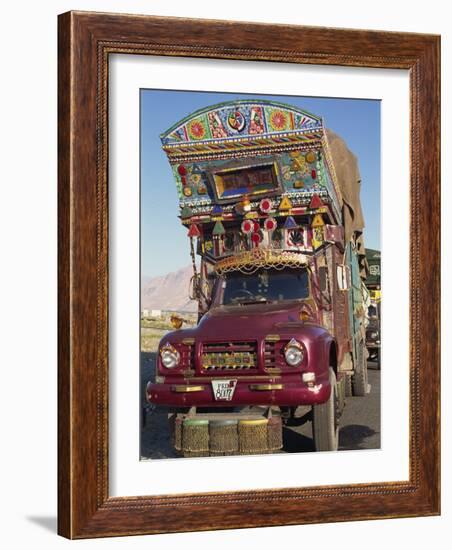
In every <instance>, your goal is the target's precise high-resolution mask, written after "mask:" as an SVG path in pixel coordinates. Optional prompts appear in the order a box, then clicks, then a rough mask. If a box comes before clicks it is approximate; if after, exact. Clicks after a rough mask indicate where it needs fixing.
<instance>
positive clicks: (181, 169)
mask: <svg viewBox="0 0 452 550" xmlns="http://www.w3.org/2000/svg"><path fill="white" fill-rule="evenodd" d="M177 171H178V172H179V176H185V175H186V174H187V169H186V168H185V166H184V165H183V164H179V166H178V167H177Z"/></svg>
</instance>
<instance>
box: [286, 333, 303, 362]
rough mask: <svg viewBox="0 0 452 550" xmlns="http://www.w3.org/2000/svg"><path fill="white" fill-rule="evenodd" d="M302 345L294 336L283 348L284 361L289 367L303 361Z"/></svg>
mask: <svg viewBox="0 0 452 550" xmlns="http://www.w3.org/2000/svg"><path fill="white" fill-rule="evenodd" d="M303 356H304V352H303V346H302V345H301V344H300V342H297V341H296V340H295V339H294V338H292V340H291V341H290V342H289V343H288V344H287V346H286V347H285V348H284V357H285V358H286V363H287V364H288V365H290V366H291V367H296V366H297V365H299V364H300V363H301V362H302V361H303Z"/></svg>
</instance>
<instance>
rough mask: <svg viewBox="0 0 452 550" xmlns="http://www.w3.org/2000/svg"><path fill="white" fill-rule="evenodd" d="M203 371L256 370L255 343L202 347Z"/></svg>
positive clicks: (225, 343) (218, 344) (227, 343)
mask: <svg viewBox="0 0 452 550" xmlns="http://www.w3.org/2000/svg"><path fill="white" fill-rule="evenodd" d="M201 367H202V370H203V371H212V370H214V371H219V370H221V371H234V372H236V371H239V370H244V371H247V372H249V371H250V370H255V369H257V342H255V341H251V342H248V341H247V342H244V341H234V342H209V343H205V344H203V346H202V359H201Z"/></svg>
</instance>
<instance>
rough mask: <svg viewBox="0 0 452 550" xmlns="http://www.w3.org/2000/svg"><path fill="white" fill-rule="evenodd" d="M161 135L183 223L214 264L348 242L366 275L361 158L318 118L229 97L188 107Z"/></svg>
mask: <svg viewBox="0 0 452 550" xmlns="http://www.w3.org/2000/svg"><path fill="white" fill-rule="evenodd" d="M160 138H161V141H162V147H163V150H164V151H165V153H166V154H167V156H168V160H169V162H170V165H171V167H172V171H173V176H174V180H175V182H176V186H177V190H178V194H179V201H180V218H181V221H182V223H183V224H184V225H186V226H187V228H188V236H189V237H190V238H192V239H194V238H197V239H198V250H197V251H198V253H199V254H201V255H202V256H205V257H207V258H209V259H210V261H211V262H212V263H214V264H215V263H217V262H223V265H224V258H227V257H228V256H232V255H236V254H238V253H244V252H246V251H247V250H248V251H252V250H253V249H255V248H264V249H268V248H272V249H278V250H280V251H282V250H285V251H287V250H289V251H294V252H298V253H307V254H309V253H312V252H314V251H315V250H316V249H317V248H319V247H321V246H322V245H323V244H324V243H326V242H337V243H339V242H341V243H342V246H344V245H345V244H346V243H347V242H350V241H353V243H354V245H355V247H356V249H357V251H358V255H359V258H360V268H361V274H362V276H363V275H365V271H366V270H365V250H364V246H363V243H362V231H363V228H364V219H363V215H362V210H361V204H360V186H361V181H360V175H359V170H358V162H357V159H356V157H355V155H353V153H351V152H350V150H349V149H348V148H347V146H346V144H345V142H344V141H343V140H342V138H340V137H339V136H338V135H337V134H335V133H334V132H332V131H331V130H327V129H326V128H325V127H324V123H323V119H322V118H321V117H319V116H317V115H314V114H312V113H309V112H307V111H304V110H301V109H298V108H295V107H293V106H291V105H286V104H283V103H278V102H274V101H263V100H253V99H250V100H240V101H232V102H226V103H220V104H217V105H212V106H209V107H206V108H204V109H201V110H199V111H196V112H194V113H191V114H190V115H188V116H187V117H185V118H184V119H183V120H180V121H178V122H177V123H176V124H174V125H173V126H172V127H171V128H169V129H168V130H167V131H166V132H164V133H163V134H161V136H160ZM296 233H298V234H296ZM289 234H290V238H288V235H289Z"/></svg>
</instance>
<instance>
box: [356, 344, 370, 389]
mask: <svg viewBox="0 0 452 550" xmlns="http://www.w3.org/2000/svg"><path fill="white" fill-rule="evenodd" d="M365 349H366V347H365V345H364V343H363V342H361V343H360V344H359V345H358V357H357V358H356V365H355V372H354V373H353V376H352V384H353V395H356V396H358V397H363V396H364V395H367V388H368V376H367V359H366V355H365V353H364V350H365Z"/></svg>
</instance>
